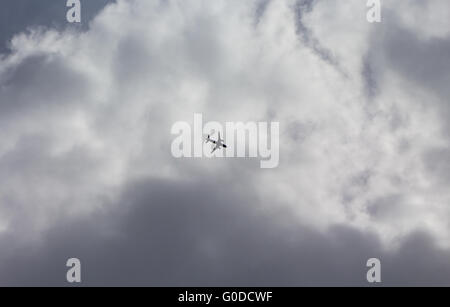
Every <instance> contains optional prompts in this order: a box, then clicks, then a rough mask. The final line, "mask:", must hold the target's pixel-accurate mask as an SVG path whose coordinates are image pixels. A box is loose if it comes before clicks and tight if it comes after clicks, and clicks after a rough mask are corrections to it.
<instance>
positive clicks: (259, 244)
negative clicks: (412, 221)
mask: <svg viewBox="0 0 450 307" xmlns="http://www.w3.org/2000/svg"><path fill="white" fill-rule="evenodd" d="M219 183H221V184H226V183H224V182H219ZM228 186H229V188H228V189H227V190H224V189H221V188H220V187H219V186H218V185H215V184H211V183H208V182H205V181H200V182H198V181H195V182H186V183H177V182H173V181H171V180H153V179H150V180H148V179H146V180H141V181H135V182H132V183H130V184H129V185H128V186H127V188H126V189H125V191H124V193H123V194H122V195H121V197H120V198H119V199H118V200H117V202H116V203H114V204H111V207H112V208H113V209H112V210H108V211H103V212H97V213H96V214H95V215H94V216H93V218H95V220H96V222H95V223H90V222H87V221H86V220H85V219H79V220H75V221H72V222H71V223H69V224H65V223H64V221H59V222H57V223H56V225H55V226H54V228H52V229H51V231H50V232H49V235H48V236H46V238H45V239H44V240H43V243H42V248H40V249H38V250H37V251H36V250H35V251H31V252H30V251H29V250H27V252H26V253H20V252H16V253H14V255H15V256H14V258H9V259H2V267H1V270H2V272H3V274H2V278H1V279H0V284H3V285H46V286H49V285H51V286H54V285H56V286H58V285H65V284H66V282H65V272H66V267H65V261H66V260H67V259H68V258H70V257H75V256H76V257H78V258H79V259H80V260H81V264H82V282H83V285H88V286H104V285H109V286H118V285H122V286H123V285H126V286H186V285H190V286H324V285H325V286H333V285H335V286H336V285H341V286H342V285H346V286H350V285H352V286H360V285H368V284H367V282H366V280H365V278H366V271H367V270H368V268H367V267H366V261H367V259H369V258H371V257H375V256H376V257H378V258H379V259H381V263H382V281H383V285H393V286H398V285H448V273H449V261H450V258H449V254H448V252H444V251H441V250H439V249H437V248H436V246H434V245H433V243H431V242H430V240H429V238H428V236H427V235H426V234H423V233H414V234H411V235H409V236H408V237H407V238H406V240H405V242H404V243H402V246H401V248H400V249H399V251H397V252H395V253H392V252H386V251H383V248H382V246H381V242H380V241H379V240H378V239H377V238H376V236H374V235H373V234H370V233H364V232H360V231H358V230H356V229H353V228H351V227H347V226H345V225H339V226H335V227H333V228H332V229H331V231H330V232H329V233H328V234H326V235H324V234H321V233H319V232H316V231H313V230H311V229H308V228H305V227H302V226H300V225H298V223H297V222H296V221H295V219H293V218H292V217H289V214H288V212H280V213H279V214H278V215H276V216H274V215H272V214H269V213H268V212H265V211H264V210H258V209H255V208H254V207H253V206H252V203H254V202H255V200H256V198H257V196H256V195H255V194H254V191H245V193H242V191H239V189H238V186H239V184H238V183H235V184H234V186H233V185H232V186H230V185H228ZM205 190H206V191H208V192H209V193H205ZM281 222H282V223H281ZM3 243H5V244H6V243H7V242H3Z"/></svg>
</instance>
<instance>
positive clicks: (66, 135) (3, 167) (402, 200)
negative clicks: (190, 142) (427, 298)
mask: <svg viewBox="0 0 450 307" xmlns="http://www.w3.org/2000/svg"><path fill="white" fill-rule="evenodd" d="M439 6H444V7H445V6H446V5H444V4H442V3H440V4H439ZM366 10H367V7H366V6H365V5H361V3H360V1H347V2H345V3H339V4H337V3H331V2H329V1H256V0H255V1H245V2H244V1H237V0H236V1H230V0H228V1H219V0H218V1H143V0H142V1H140V0H134V1H117V3H114V4H111V5H108V6H106V7H105V8H104V9H103V10H102V11H101V12H100V13H99V14H98V15H97V16H96V17H95V18H93V19H92V21H91V22H90V24H89V27H88V28H86V29H85V31H78V30H77V29H73V28H70V27H69V28H67V29H63V30H62V29H42V28H33V29H32V30H30V31H29V32H27V33H21V34H18V35H16V36H14V38H13V39H12V41H11V51H10V53H9V54H5V55H3V56H2V57H1V58H0V119H1V121H0V128H1V129H0V174H1V175H0V183H1V184H0V203H1V206H0V244H2V245H3V244H5V242H8V244H9V246H11V248H10V249H11V251H10V253H9V254H8V255H7V256H5V258H4V259H5V263H8V261H9V260H7V258H8V257H14V258H15V259H18V260H17V263H20V264H23V267H24V268H25V269H23V271H22V273H21V274H23V275H22V276H16V277H11V275H12V271H8V267H11V266H6V265H3V266H2V270H5V271H6V272H9V273H8V274H5V276H8V278H11V279H10V280H11V282H12V283H19V284H20V283H27V282H29V283H38V282H39V280H38V279H34V278H31V277H30V275H32V276H41V274H39V272H37V271H36V269H35V266H37V267H38V268H37V270H39V268H42V270H43V269H44V268H45V269H46V270H47V269H50V266H52V265H53V264H52V263H59V262H60V261H62V262H64V261H63V260H61V259H62V258H63V257H66V256H68V254H69V251H70V253H73V254H81V255H82V256H83V257H82V258H84V259H87V265H88V266H92V267H91V268H92V269H91V268H90V269H89V272H92V273H90V274H99V275H93V276H92V277H91V278H89V277H88V278H87V280H88V281H89V280H90V282H91V283H93V284H99V283H108V282H111V283H114V282H117V283H118V284H119V283H122V282H123V283H126V282H127V281H128V282H129V283H138V284H139V283H143V282H147V281H148V280H149V279H147V278H148V276H147V275H146V274H147V273H148V272H150V273H152V274H155V277H154V278H153V279H150V282H151V283H153V282H155V283H156V282H157V281H159V282H161V283H162V284H180V283H183V282H185V283H196V284H201V283H202V282H205V283H208V284H213V283H214V280H215V279H214V276H217V277H218V278H217V279H216V280H217V281H218V282H220V283H224V284H231V283H232V282H233V281H234V282H237V283H241V284H253V283H255V284H264V283H265V282H267V283H270V284H273V283H275V284H284V285H287V284H291V283H292V284H295V283H299V284H300V283H302V284H303V283H306V282H307V281H308V280H310V281H311V282H312V283H317V284H334V283H336V284H338V283H344V284H360V283H362V282H364V281H361V278H363V277H364V276H365V274H363V273H364V272H365V270H366V268H365V266H364V264H365V261H366V260H367V258H370V257H373V256H374V254H379V255H381V256H382V257H383V258H385V259H387V260H386V263H387V264H386V265H387V267H388V268H389V271H390V272H391V273H386V274H392V275H391V276H390V277H389V278H387V280H388V281H389V283H392V284H395V283H406V284H409V283H414V282H415V281H418V279H414V280H413V279H402V278H403V277H402V276H404V274H403V273H404V271H401V270H408V269H410V268H411V267H413V266H415V265H416V264H417V265H418V266H419V267H420V268H421V270H423V272H424V273H423V274H424V275H423V276H425V277H424V280H423V282H424V283H438V284H441V283H445V282H447V281H446V279H445V277H443V276H444V275H441V274H440V273H439V274H438V273H432V272H435V271H436V269H435V267H433V264H429V263H422V262H421V261H423V260H422V258H420V257H418V258H413V257H409V256H408V255H407V254H406V253H407V252H406V251H409V250H414V251H415V250H417V249H420V248H422V249H423V250H424V257H425V256H426V257H431V258H434V259H436V261H437V263H439V264H441V265H442V266H443V267H444V269H443V270H442V272H444V273H445V272H447V271H446V269H445V268H448V261H447V259H448V255H447V253H448V247H449V245H448V242H449V240H448V238H449V236H450V225H449V223H448V221H447V219H446V216H448V214H449V211H448V206H447V204H448V203H449V198H450V195H449V193H448V191H446V183H448V176H447V175H446V173H445V172H444V171H442V169H445V168H446V165H447V164H448V159H447V156H446V153H447V152H448V146H449V141H450V140H449V138H448V134H446V131H447V130H446V127H448V126H447V124H446V118H447V115H448V113H447V109H448V108H447V106H446V103H445V99H446V97H447V96H448V95H447V94H448V89H447V88H446V86H445V85H446V82H445V80H446V78H447V77H448V73H447V70H446V63H447V62H449V61H447V59H448V55H447V53H446V51H447V49H448V48H447V47H448V41H449V38H448V33H447V32H446V31H445V30H443V29H442V28H440V26H441V25H442V24H445V22H446V21H445V20H446V19H445V18H442V13H441V12H442V7H439V8H438V9H436V8H435V7H434V6H431V5H428V4H427V5H424V4H422V3H420V2H417V1H409V2H408V5H403V4H402V5H400V4H391V3H390V4H386V5H385V6H384V5H383V17H382V18H383V22H382V23H381V24H370V23H368V22H367V21H366V19H365V16H366ZM447 11H448V10H447ZM404 12H407V14H406V15H405V14H403V13H404ZM419 12H420V14H423V23H422V24H419V25H416V24H414V23H411V22H410V21H411V20H412V19H411V18H413V17H414V16H417V14H419ZM349 16H356V17H354V18H349ZM358 16H359V17H358ZM433 17H436V18H433ZM437 28H439V29H437ZM414 64H416V65H414ZM198 112H201V113H202V114H203V117H204V120H205V121H209V120H214V121H219V122H225V121H279V122H280V128H281V135H280V165H279V167H278V168H276V169H272V170H261V169H260V168H259V167H258V161H255V160H252V159H208V160H203V159H198V160H195V159H175V158H173V157H172V156H171V155H170V144H171V141H172V138H173V135H171V134H170V128H171V126H172V124H173V123H175V122H176V121H179V120H183V121H190V120H192V118H193V114H194V113H198ZM225 137H226V136H225ZM187 182H191V184H188V183H187ZM202 199H203V200H202ZM182 204H185V206H182ZM241 215H242V217H241V219H240V218H239V216H241ZM255 215H256V216H255ZM222 218H223V219H222ZM141 219H143V220H141ZM255 219H256V220H255ZM258 219H261V220H258ZM262 221H263V222H262ZM170 223H173V225H171V224H170ZM197 224H198V225H197ZM67 225H73V227H74V229H79V230H75V231H74V232H73V233H70V232H69V230H68V229H69V228H67V227H68V226H67ZM144 225H145V226H144ZM135 227H136V228H135ZM139 227H142V228H139ZM228 229H230V230H228ZM227 231H231V233H230V234H229V236H230V237H227V235H226V233H227ZM103 232H105V233H103ZM88 233H95V236H94V237H92V238H89V239H88V240H86V241H82V240H83V239H82V238H85V237H90V236H89V235H88ZM204 233H210V234H211V236H210V237H208V236H205V235H204ZM242 234H244V235H242ZM241 235H242V238H240V236H241ZM52 238H53V239H52ZM133 238H136V240H134V239H133ZM239 238H240V240H239ZM264 238H267V240H268V244H269V246H268V247H267V246H265V243H264V242H265V241H264V240H263V239H264ZM428 241H432V242H428ZM55 242H57V243H55ZM64 242H66V243H64ZM68 242H70V243H68ZM100 242H103V243H100ZM136 242H142V247H141V246H135V245H134V244H136ZM215 242H218V243H215ZM350 242H358V245H357V248H356V249H355V250H356V251H355V253H354V254H353V256H352V255H350V254H348V248H347V247H348V244H350ZM365 242H368V243H365ZM65 244H67V245H65ZM98 246H101V248H100V250H99V247H98ZM266 247H267V249H268V250H270V251H271V253H269V252H267V254H266V255H265V256H264V253H263V250H266ZM141 248H142V249H141ZM153 248H154V249H153ZM46 250H48V251H51V252H46ZM119 250H120V251H123V253H124V254H123V256H117V257H116V256H110V257H109V258H108V259H106V260H104V259H103V257H102V259H100V258H98V256H96V255H106V254H108V255H116V254H120V253H119V252H118V251H119ZM182 250H187V251H188V253H186V254H184V255H182ZM308 250H310V251H311V252H310V253H309V252H306V251H308ZM240 251H242V253H240ZM256 251H257V252H256ZM274 251H276V253H275V252H274ZM15 253H22V254H23V256H22V258H17V257H15V256H16V255H17V254H15ZM426 253H428V254H426ZM322 254H323V255H327V256H324V257H323V259H321V258H320V257H318V255H322ZM425 254H426V255H425ZM328 255H330V256H329V257H328ZM430 255H432V256H430ZM73 256H75V255H69V257H73ZM297 256H298V257H297ZM42 257H46V258H49V260H48V261H49V262H46V265H43V266H41V265H39V263H41V261H42ZM105 258H106V256H105ZM297 258H299V259H301V260H300V263H298V264H296V265H298V271H296V270H294V271H292V272H291V270H290V269H289V268H288V267H287V266H288V265H289V266H290V267H293V266H295V265H294V262H295V263H296V259H297ZM419 258H420V259H419ZM50 259H51V260H50ZM120 259H124V261H122V262H120V263H121V264H120V269H118V270H117V271H111V269H110V268H111V267H112V266H117V265H118V261H119V260H120ZM249 259H256V260H255V261H257V262H256V264H254V262H251V261H250V260H249ZM280 259H281V260H282V261H280ZM333 259H335V260H333ZM336 259H337V260H336ZM402 259H403V260H405V259H406V260H405V261H404V263H405V264H404V266H402V265H400V262H402ZM62 262H61V263H62ZM102 263H103V264H102ZM136 263H139V265H137V266H134V264H136ZM231 263H237V265H236V269H235V270H229V269H227V270H224V269H223V268H227V267H230V266H231ZM281 263H285V264H286V265H285V266H284V265H282V264H281ZM383 263H384V262H383ZM202 264H204V265H205V266H206V267H202ZM219 264H220V265H219ZM94 265H95V268H97V269H95V268H94ZM21 266H22V265H21ZM189 266H191V267H192V268H191V270H188V269H187V267H189ZM340 266H342V269H340V268H339V267H340ZM143 267H148V271H147V270H146V269H144V268H143ZM194 268H195V270H194ZM252 268H253V269H252ZM263 268H273V271H271V272H267V271H266V270H265V269H263ZM344 268H345V269H344ZM356 268H357V269H356ZM55 270H56V269H55ZM61 270H62V271H63V270H65V268H64V267H63V268H61ZM177 270H178V271H177ZM27 272H30V274H28V273H27ZM33 272H34V273H33ZM52 272H53V273H50V274H49V276H50V277H49V279H48V280H47V281H42V282H44V283H50V284H53V283H55V282H56V280H58V281H59V280H60V279H59V276H60V274H61V272H60V271H52ZM95 272H97V273H95ZM228 272H232V273H233V274H232V275H229V273H228ZM302 272H303V273H302ZM330 272H331V273H330ZM150 273H149V274H150ZM0 275H2V274H0ZM132 275H135V276H136V278H135V279H133V278H132V277H131V276H132ZM299 275H302V277H298V276H299ZM361 276H362V277H361ZM388 276H389V275H388ZM109 277H110V279H111V281H107V279H108V278H109ZM27 280H28V281H27ZM2 282H4V283H7V281H2Z"/></svg>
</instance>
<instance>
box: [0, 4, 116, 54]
mask: <svg viewBox="0 0 450 307" xmlns="http://www.w3.org/2000/svg"><path fill="white" fill-rule="evenodd" d="M114 2H115V0H90V1H81V3H82V6H81V14H82V23H81V25H78V24H71V25H70V26H71V27H77V28H80V29H83V30H85V29H87V28H88V25H89V22H90V20H92V18H93V17H94V16H95V15H97V13H98V12H99V11H100V10H101V9H102V8H103V7H105V6H106V5H107V4H109V3H114ZM66 3H67V0H40V1H30V0H4V1H2V4H1V10H0V53H7V52H8V51H9V50H8V42H9V41H10V40H11V38H12V37H13V35H15V34H17V33H18V32H23V31H26V29H28V28H32V27H37V26H43V27H51V28H57V29H63V28H64V27H66V26H68V23H67V21H66V13H67V10H68V8H67V7H66Z"/></svg>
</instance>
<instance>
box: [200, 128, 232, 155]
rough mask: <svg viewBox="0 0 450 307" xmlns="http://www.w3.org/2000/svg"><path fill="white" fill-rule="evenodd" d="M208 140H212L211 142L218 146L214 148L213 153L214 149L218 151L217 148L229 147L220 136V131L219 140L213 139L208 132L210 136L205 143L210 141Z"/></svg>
mask: <svg viewBox="0 0 450 307" xmlns="http://www.w3.org/2000/svg"><path fill="white" fill-rule="evenodd" d="M208 142H211V143H213V144H215V145H216V146H215V147H214V148H213V150H212V151H211V153H213V152H214V151H216V150H217V149H219V148H220V147H223V148H227V145H225V143H224V142H223V140H222V139H221V138H220V132H219V138H218V139H217V141H214V140H213V139H211V138H210V137H209V134H208V137H207V138H206V142H205V143H208Z"/></svg>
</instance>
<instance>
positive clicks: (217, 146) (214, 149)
mask: <svg viewBox="0 0 450 307" xmlns="http://www.w3.org/2000/svg"><path fill="white" fill-rule="evenodd" d="M219 147H220V145H216V147H214V148H213V150H212V151H211V153H213V152H215V151H216V149H219Z"/></svg>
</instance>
